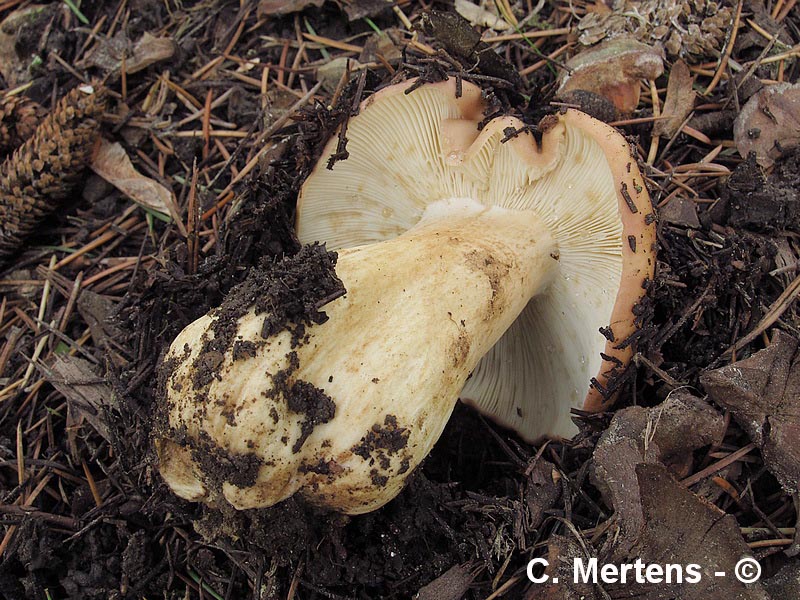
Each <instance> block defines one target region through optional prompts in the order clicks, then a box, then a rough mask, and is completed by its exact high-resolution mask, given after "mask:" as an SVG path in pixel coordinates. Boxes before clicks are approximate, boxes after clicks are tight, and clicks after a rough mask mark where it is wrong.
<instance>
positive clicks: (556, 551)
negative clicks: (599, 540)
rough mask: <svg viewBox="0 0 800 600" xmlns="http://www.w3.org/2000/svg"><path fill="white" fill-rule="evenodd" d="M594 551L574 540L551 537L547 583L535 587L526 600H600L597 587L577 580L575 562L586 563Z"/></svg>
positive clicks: (548, 540)
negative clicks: (578, 560)
mask: <svg viewBox="0 0 800 600" xmlns="http://www.w3.org/2000/svg"><path fill="white" fill-rule="evenodd" d="M593 554H594V549H593V548H591V547H589V546H587V545H586V544H585V543H582V542H580V541H578V540H577V539H576V538H575V537H574V536H572V537H567V536H562V535H551V536H550V537H549V538H548V539H547V559H546V560H547V563H548V566H547V568H546V569H545V571H544V574H545V575H547V577H548V580H547V581H546V582H545V583H541V584H534V585H532V586H531V587H530V589H529V590H528V593H527V595H526V596H525V600H597V599H598V595H597V594H596V593H595V586H594V585H593V584H591V583H584V582H582V581H580V580H577V581H576V580H575V575H574V563H575V559H580V560H582V561H586V560H588V559H589V558H591V557H592V555H593Z"/></svg>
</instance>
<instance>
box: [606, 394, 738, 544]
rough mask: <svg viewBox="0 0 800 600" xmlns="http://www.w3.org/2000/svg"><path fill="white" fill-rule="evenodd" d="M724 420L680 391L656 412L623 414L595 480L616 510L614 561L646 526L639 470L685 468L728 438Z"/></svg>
mask: <svg viewBox="0 0 800 600" xmlns="http://www.w3.org/2000/svg"><path fill="white" fill-rule="evenodd" d="M724 431H725V425H724V420H723V418H722V416H721V415H720V414H719V413H718V412H717V411H716V410H714V409H713V408H711V407H710V406H709V405H708V404H706V403H705V402H703V401H702V400H700V399H699V398H695V397H694V396H692V395H691V394H689V393H688V392H685V391H681V390H678V391H675V392H673V393H672V394H670V396H669V398H667V400H665V401H664V402H663V403H662V404H660V405H659V406H656V407H654V408H642V407H640V406H633V407H631V408H626V409H624V410H621V411H619V412H618V413H617V414H616V415H614V418H613V419H612V421H611V424H610V425H609V427H608V429H607V430H606V431H605V432H604V433H603V435H602V436H601V437H600V440H599V441H598V443H597V447H596V448H595V451H594V463H595V477H596V478H597V480H598V481H597V485H598V488H599V489H600V491H601V493H602V494H603V498H604V499H605V500H606V503H607V504H609V505H610V506H613V507H614V510H615V511H616V518H617V521H618V523H619V528H620V530H621V533H622V535H621V536H620V537H619V539H618V543H617V545H616V547H615V548H614V556H615V557H616V558H618V559H622V558H623V557H624V556H626V555H627V554H628V553H629V551H630V548H631V547H632V546H633V544H635V543H636V541H637V539H638V537H639V534H640V532H641V530H642V529H643V528H644V526H645V524H646V518H645V515H644V514H643V509H642V500H641V490H640V489H639V485H638V482H637V481H638V480H637V475H636V467H637V465H639V464H642V463H648V464H659V463H665V464H668V465H669V464H672V465H677V466H678V468H680V467H683V466H684V465H685V461H686V459H687V458H688V457H690V456H691V453H692V452H693V451H694V450H696V449H698V448H701V447H703V446H707V445H709V444H711V443H713V442H714V441H716V440H718V439H720V438H721V437H722V436H723V435H724Z"/></svg>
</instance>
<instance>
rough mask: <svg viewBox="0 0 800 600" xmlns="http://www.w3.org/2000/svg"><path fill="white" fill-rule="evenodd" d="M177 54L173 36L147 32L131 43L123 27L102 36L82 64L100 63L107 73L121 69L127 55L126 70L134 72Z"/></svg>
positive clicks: (100, 66) (92, 65) (85, 65)
mask: <svg viewBox="0 0 800 600" xmlns="http://www.w3.org/2000/svg"><path fill="white" fill-rule="evenodd" d="M174 55H175V43H174V42H173V41H172V39H170V38H166V37H155V36H154V35H152V34H150V33H149V32H145V33H144V35H142V37H141V38H139V41H138V42H136V44H135V45H134V46H133V47H131V42H130V40H129V39H128V36H127V35H125V32H124V31H119V32H117V34H116V35H115V36H114V37H112V38H110V39H104V40H102V41H101V42H100V43H99V44H98V46H97V47H96V48H95V50H94V51H93V52H92V53H91V54H90V55H89V56H87V57H86V58H85V59H84V60H82V61H81V62H80V63H79V66H81V67H97V68H100V69H102V70H103V71H105V72H106V73H116V72H118V71H120V70H121V68H122V60H123V58H124V59H125V72H126V73H128V74H133V73H138V72H139V71H142V70H143V69H146V68H147V67H149V66H150V65H153V64H155V63H158V62H161V61H164V60H167V59H169V58H172V57H173V56H174Z"/></svg>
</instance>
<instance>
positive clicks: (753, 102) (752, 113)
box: [733, 83, 800, 168]
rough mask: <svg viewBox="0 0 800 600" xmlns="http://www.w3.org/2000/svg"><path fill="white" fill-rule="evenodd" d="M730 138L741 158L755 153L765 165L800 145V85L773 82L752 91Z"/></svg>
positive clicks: (761, 163)
mask: <svg viewBox="0 0 800 600" xmlns="http://www.w3.org/2000/svg"><path fill="white" fill-rule="evenodd" d="M733 140H734V141H735V142H736V148H737V150H739V154H741V155H742V157H743V158H747V156H748V154H750V153H751V152H755V155H756V161H757V162H758V164H759V165H761V166H762V167H765V168H766V167H770V166H772V165H773V164H774V163H775V161H776V160H778V159H779V158H780V157H782V156H783V155H784V154H786V153H787V152H789V151H790V150H792V149H793V148H796V147H797V146H798V145H800V84H791V83H777V84H775V85H770V86H767V87H765V88H764V89H762V90H761V91H760V92H758V93H757V94H754V95H753V97H752V98H750V100H748V101H747V103H746V104H745V105H744V106H743V107H742V110H741V112H740V113H739V116H738V117H737V118H736V121H735V122H734V124H733Z"/></svg>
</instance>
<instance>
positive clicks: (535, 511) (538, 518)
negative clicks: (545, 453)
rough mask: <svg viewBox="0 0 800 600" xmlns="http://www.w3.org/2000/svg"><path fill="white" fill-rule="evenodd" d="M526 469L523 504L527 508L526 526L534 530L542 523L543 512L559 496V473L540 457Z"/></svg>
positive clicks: (551, 464)
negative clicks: (526, 476)
mask: <svg viewBox="0 0 800 600" xmlns="http://www.w3.org/2000/svg"><path fill="white" fill-rule="evenodd" d="M535 461H536V462H534V463H533V465H532V466H530V467H528V478H527V481H526V483H525V504H526V505H527V507H528V519H529V521H528V524H527V526H528V527H529V528H530V529H536V528H537V527H539V525H541V524H542V521H544V516H545V511H547V510H549V509H550V508H552V507H553V505H554V504H555V503H556V500H558V498H559V497H560V496H561V486H560V485H559V478H560V476H561V475H560V473H559V472H558V469H556V467H555V465H554V464H553V463H551V462H550V461H547V460H545V459H543V458H541V457H539V458H537V459H535Z"/></svg>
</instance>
